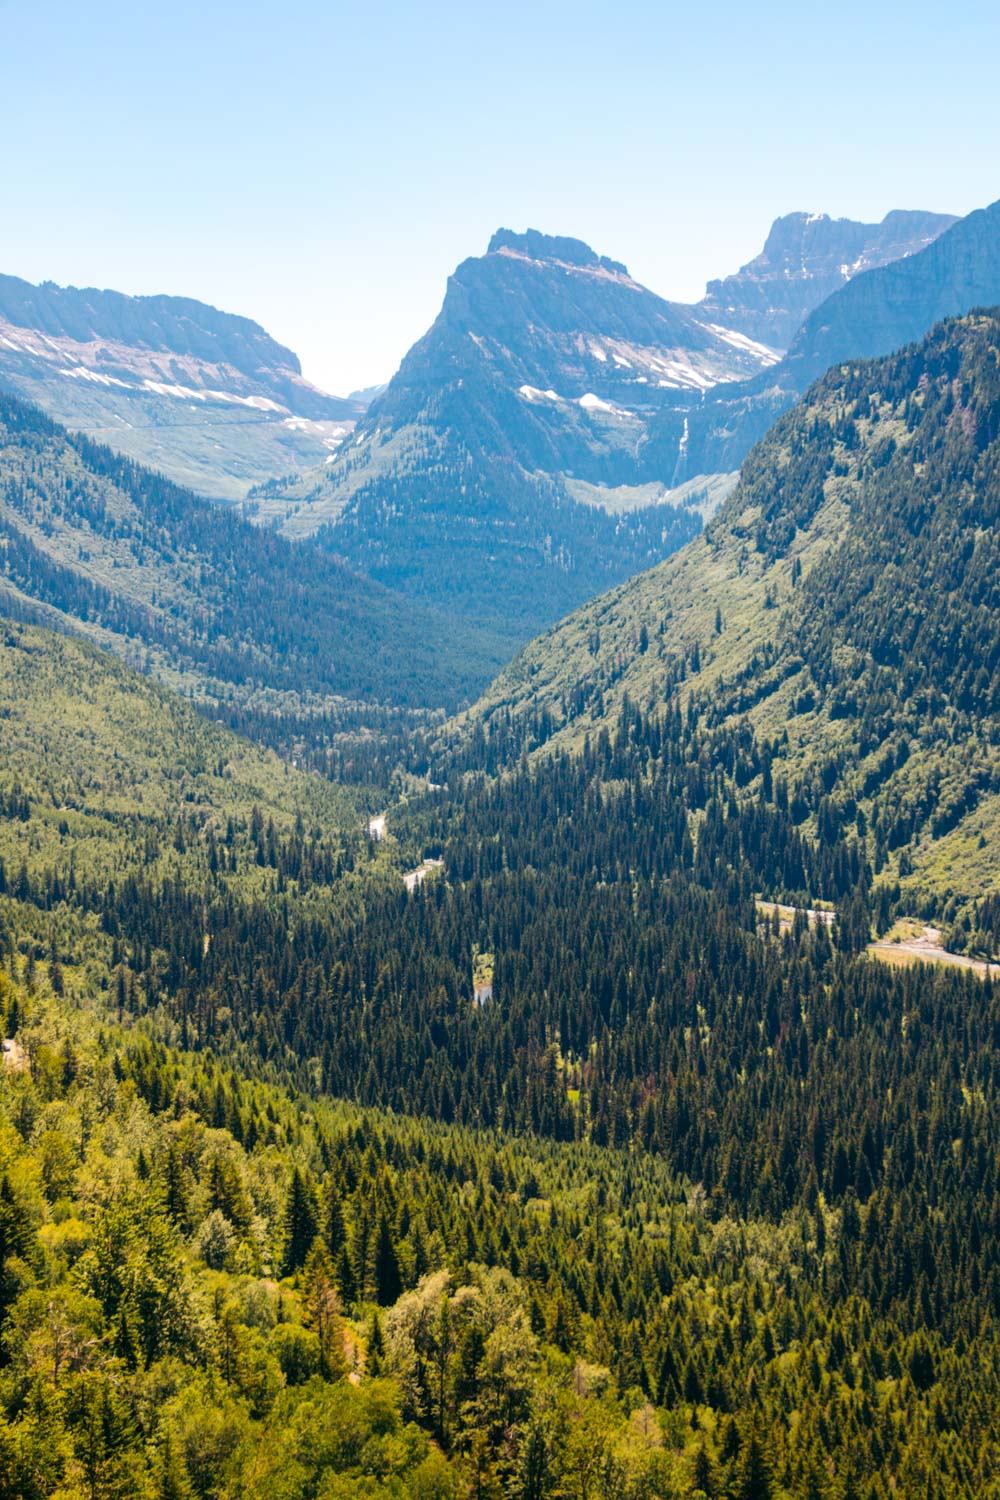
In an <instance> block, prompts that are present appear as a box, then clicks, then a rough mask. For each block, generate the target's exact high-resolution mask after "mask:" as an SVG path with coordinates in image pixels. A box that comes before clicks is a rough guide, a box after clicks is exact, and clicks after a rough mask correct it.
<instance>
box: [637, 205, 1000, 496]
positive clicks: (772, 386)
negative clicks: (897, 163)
mask: <svg viewBox="0 0 1000 1500" xmlns="http://www.w3.org/2000/svg"><path fill="white" fill-rule="evenodd" d="M901 217H907V216H904V215H898V214H890V215H889V216H888V218H887V219H886V220H884V221H883V226H881V227H883V228H884V227H885V225H889V224H890V221H891V220H895V219H899V218H901ZM910 217H916V218H918V219H919V218H923V219H934V218H935V217H939V216H935V215H917V216H910ZM890 229H891V225H890ZM884 243H885V245H889V244H890V243H895V244H896V245H897V246H898V244H899V243H900V241H899V239H898V238H897V237H895V236H894V232H892V233H889V234H888V235H887V237H886V239H885V242H884ZM996 304H1000V202H997V203H994V204H992V205H991V206H990V207H989V208H984V209H977V210H976V212H974V213H971V214H969V215H968V216H967V217H966V218H964V219H957V220H956V221H955V222H954V223H953V224H952V225H951V228H949V229H946V230H945V232H944V233H943V234H940V235H938V236H937V237H936V238H935V239H933V240H932V241H931V243H930V244H929V245H926V246H925V247H924V248H923V249H922V250H918V251H915V252H914V253H912V254H908V255H905V256H903V257H902V258H901V259H899V260H894V261H891V262H890V263H888V264H886V265H882V266H874V267H873V268H872V269H871V270H868V271H860V272H859V273H858V274H857V275H852V276H851V278H850V280H848V281H847V282H846V283H845V284H844V285H842V286H841V287H839V289H838V290H837V291H835V292H833V293H832V294H831V295H830V296H829V297H827V298H826V300H825V301H823V302H821V303H820V304H819V306H818V307H816V308H814V309H813V311H812V312H811V313H809V315H808V317H807V318H806V319H805V322H804V323H803V324H802V327H801V328H800V329H799V331H798V333H797V334H796V335H795V337H794V339H793V340H792V344H791V347H790V348H789V350H788V353H787V354H786V355H785V357H784V359H782V360H781V362H780V363H779V364H777V365H775V366H774V367H773V368H772V369H770V370H767V371H765V372H764V373H763V374H761V375H758V376H756V377H754V378H753V379H751V380H748V381H743V382H739V383H734V384H729V385H720V386H717V387H716V388H715V389H714V390H712V391H711V392H709V394H708V395H707V396H706V397H705V399H704V400H701V399H699V400H698V401H697V402H696V403H695V402H692V403H690V404H689V406H688V408H687V409H686V410H682V409H681V408H680V407H677V408H674V409H672V410H669V411H664V412H663V413H661V415H660V416H659V417H658V418H657V419H656V421H655V422H652V423H651V424H650V429H649V433H648V436H647V442H646V446H645V449H644V459H645V463H646V466H647V470H648V471H649V472H652V473H660V472H663V471H664V470H666V469H669V468H670V467H671V465H673V466H674V470H675V472H676V473H677V475H678V477H679V478H683V477H686V476H687V475H689V474H699V475H705V474H712V473H729V472H731V471H732V470H734V469H738V468H739V466H740V465H741V464H742V463H743V460H744V459H745V458H746V456H747V454H748V453H749V451H750V449H751V448H752V447H753V445H754V443H756V442H758V441H759V440H760V438H762V437H763V436H764V434H765V432H766V431H767V429H768V428H769V427H770V425H771V423H772V422H773V421H774V420H775V418H776V417H778V416H779V415H780V414H781V413H782V412H783V411H786V410H787V409H788V408H789V407H790V406H792V405H793V404H794V403H795V401H797V400H798V399H799V397H800V396H802V395H804V394H805V392H806V390H807V389H808V387H809V385H810V384H811V383H812V381H814V380H816V379H818V377H819V376H820V375H822V374H824V372H825V371H826V370H828V369H830V367H831V366H833V365H836V364H838V363H839V362H841V361H844V360H852V359H858V358H874V357H877V356H881V355H885V354H889V353H891V352H892V350H893V349H898V348H900V347H901V346H902V345H904V344H907V343H910V342H912V341H914V340H916V339H919V338H922V337H923V336H924V334H925V333H926V332H927V331H928V329H930V328H931V327H933V325H934V324H935V323H936V322H938V321H939V320H940V319H942V318H948V317H959V316H961V315H963V314H964V313H968V312H971V311H972V310H973V309H974V308H976V307H990V306H994V305H996Z"/></svg>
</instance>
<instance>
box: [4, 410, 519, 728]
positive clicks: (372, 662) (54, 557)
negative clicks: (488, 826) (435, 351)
mask: <svg viewBox="0 0 1000 1500" xmlns="http://www.w3.org/2000/svg"><path fill="white" fill-rule="evenodd" d="M0 541H2V558H0V564H2V565H0V599H2V603H3V608H4V611H5V613H7V614H8V615H11V614H12V615H14V616H15V617H16V618H21V619H24V620H27V621H31V622H35V623H41V624H45V625H49V626H52V627H55V628H57V629H63V630H68V631H71V632H73V633H77V634H82V635H85V636H87V637H88V638H89V639H91V640H93V641H95V642H97V643H98V644H99V645H101V646H104V647H105V648H106V649H110V650H113V651H116V652H117V653H118V654H119V655H121V656H123V657H124V658H125V659H126V660H128V661H129V662H131V663H132V665H134V666H138V667H140V668H142V669H143V670H145V671H147V672H149V673H151V674H152V675H154V676H156V677H158V678H159V679H160V680H161V681H164V682H167V683H169V684H170V685H171V686H173V687H179V688H182V689H184V690H186V691H187V692H189V693H191V694H194V695H196V696H198V697H199V698H203V699H207V700H209V701H210V702H211V703H213V704H216V705H223V706H226V705H229V706H234V705H235V706H239V707H240V708H242V709H243V711H244V713H245V712H246V711H247V708H248V706H249V705H251V704H252V703H254V702H255V701H256V700H257V699H258V698H259V697H263V698H264V699H267V698H268V697H269V696H270V697H271V698H272V699H273V698H275V696H276V695H285V700H286V702H285V706H286V707H287V706H289V705H290V704H294V703H295V702H296V700H297V699H298V698H300V697H305V698H307V699H308V698H313V699H315V698H319V699H321V700H323V699H329V698H330V697H331V696H332V695H338V696H340V697H344V698H349V699H355V700H362V701H365V702H369V703H387V702H388V703H395V704H397V705H406V706H414V705H416V706H420V707H426V706H435V705H440V706H443V707H452V708H453V707H455V706H457V704H459V703H461V702H462V701H463V699H465V700H467V699H468V697H469V696H470V695H471V694H472V693H473V692H475V691H478V689H479V688H480V687H481V686H482V684H483V683H484V682H485V681H486V680H488V678H489V676H490V674H491V672H492V671H494V670H495V669H496V668H497V667H498V666H499V665H500V663H501V661H502V660H503V656H502V655H501V654H500V651H499V648H498V646H497V644H496V642H495V641H494V640H492V639H489V638H487V637H485V636H481V635H480V634H478V633H477V631H476V628H475V627H474V626H472V625H467V626H464V627H463V629H462V633H461V639H459V638H458V634H457V632H456V631H455V629H454V627H453V626H451V625H449V624H448V623H447V622H446V621H445V619H444V618H443V617H442V616H440V615H438V614H436V613H435V612H434V611H433V610H430V609H426V608H424V607H423V606H421V605H419V604H417V603H415V602H414V601H412V600H407V599H404V598H402V597H401V596H399V595H394V594H392V593H391V592H390V591H389V590H388V589H385V588H383V587H381V586H380V585H379V584H376V583H373V582H370V581H369V580H367V579H363V578H360V577H359V576H357V575H356V574H354V573H352V572H351V571H350V570H349V569H348V568H346V567H344V566H343V565H342V564H341V563H339V562H337V561H335V560H334V559H332V558H330V557H328V556H325V555H323V554H322V553H321V552H319V551H317V550H316V549H314V548H308V547H302V546H296V545H294V544H293V543H290V542H287V541H285V540H283V539H282V538H281V537H278V536H275V535H274V534H272V533H270V532H267V531H265V530H262V529H261V528H259V527H256V526H253V525H251V524H250V523H249V521H246V520H244V519H242V518H240V517H239V516H237V515H235V514H234V513H232V512H231V511H229V510H226V509H223V508H220V507H218V506H213V505H212V504H210V503H209V502H208V501H206V500H204V499H201V498H199V497H198V496H196V495H193V494H192V493H191V492H190V491H188V490H184V489H181V488H179V487H178V486H177V485H175V484H173V483H171V482H170V481H169V480H167V479H164V478H163V477H162V476H161V475H159V474H155V473H153V472H152V471H151V470H148V469H144V468H141V467H140V466H139V465H138V464H136V463H134V462H132V461H131V460H130V459H127V458H122V457H121V456H119V455H118V454H116V453H113V452H112V451H111V450H110V449H109V448H104V447H101V446H99V445H98V444H95V443H92V442H90V441H89V440H88V439H87V438H85V437H81V436H73V435H71V434H70V433H68V432H66V431H65V429H63V428H60V427H58V426H57V425H56V424H55V423H54V422H52V421H50V419H49V418H48V417H46V416H44V415H43V414H42V413H41V412H40V411H39V410H38V409H37V408H36V407H33V406H29V405H27V404H26V403H24V402H22V401H20V400H18V399H17V398H15V397H13V396H5V395H3V394H2V393H0ZM278 701H280V696H279V698H278Z"/></svg>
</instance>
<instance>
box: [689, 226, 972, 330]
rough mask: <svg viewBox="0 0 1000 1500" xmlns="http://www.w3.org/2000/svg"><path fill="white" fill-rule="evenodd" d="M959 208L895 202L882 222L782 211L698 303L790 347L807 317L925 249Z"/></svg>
mask: <svg viewBox="0 0 1000 1500" xmlns="http://www.w3.org/2000/svg"><path fill="white" fill-rule="evenodd" d="M955 222H956V220H955V216H954V215H953V214H933V213H923V212H920V211H912V212H911V211H908V210H904V209H894V210H893V212H892V213H888V214H886V216H885V218H884V219H883V220H882V222H881V223H880V224H861V223H858V222H857V221H856V220H854V219H831V218H830V216H829V214H807V213H794V214H784V215H783V216H782V217H781V218H780V219H775V221H774V223H773V224H772V226H771V232H770V234H769V235H768V237H767V240H766V242H765V244H764V248H763V250H762V251H761V253H760V254H759V255H758V256H755V258H754V259H753V260H751V261H748V262H747V264H746V265H745V266H741V267H740V269H739V271H737V273H736V274H735V275H734V276H727V277H725V278H724V279H723V280H720V281H710V282H709V283H708V290H707V292H706V294H705V296H704V297H703V298H702V300H701V302H699V303H698V311H699V312H700V313H702V314H703V315H704V316H705V317H707V318H713V319H715V321H716V322H719V323H724V324H726V326H727V327H729V328H735V329H737V330H738V331H739V332H741V333H745V334H747V335H748V336H749V337H750V338H754V339H759V340H761V341H762V342H763V343H766V344H771V345H773V346H774V347H775V348H778V349H787V348H788V346H789V344H790V343H791V342H792V339H793V338H794V337H795V334H796V333H797V332H798V329H799V327H800V326H801V324H802V322H803V319H805V318H806V317H807V316H808V315H809V313H810V312H812V310H813V308H814V307H817V306H818V305H819V304H820V303H821V302H823V301H824V300H825V299H826V298H827V297H829V296H830V295H831V294H832V293H833V292H836V291H838V290H839V289H840V288H841V287H842V286H844V285H846V283H847V282H848V281H850V280H851V279H852V278H853V277H855V276H858V275H860V274H861V272H863V271H869V270H871V269H872V268H873V267H875V266H883V265H887V264H888V263H889V262H890V261H895V260H901V259H903V258H904V257H905V256H907V255H914V254H916V253H917V251H920V250H923V249H925V247H926V246H927V245H929V244H930V243H931V242H932V240H935V239H936V238H937V237H938V235H940V234H943V233H944V231H945V230H946V229H949V228H950V227H951V225H952V224H954V223H955Z"/></svg>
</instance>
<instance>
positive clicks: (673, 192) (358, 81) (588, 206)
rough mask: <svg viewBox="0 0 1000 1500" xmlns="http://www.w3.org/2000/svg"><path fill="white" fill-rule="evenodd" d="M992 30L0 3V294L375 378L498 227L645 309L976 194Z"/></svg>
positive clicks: (589, 8)
mask: <svg viewBox="0 0 1000 1500" xmlns="http://www.w3.org/2000/svg"><path fill="white" fill-rule="evenodd" d="M998 57H1000V15H998V8H997V7H996V6H995V5H992V4H991V5H987V4H985V3H981V0H975V3H971V4H963V3H961V0H959V3H956V4H951V5H946V6H943V5H941V4H940V3H936V4H934V5H931V4H928V3H926V0H913V3H909V4H903V3H899V0H884V3H872V0H867V3H864V4H860V3H857V0H838V3H836V4H831V5H825V6H821V7H816V6H814V5H812V4H810V3H809V0H800V3H795V4H790V3H784V0H778V3H770V4H769V3H767V0H763V3H762V0H756V3H755V4H747V3H730V0H722V3H716V4H704V3H702V4H700V5H697V4H691V3H685V4H683V5H676V4H673V3H659V4H657V3H645V0H633V3H632V4H630V5H624V4H618V5H614V4H608V3H604V4H600V5H598V4H592V3H590V0H577V3H575V4H564V3H562V0H534V3H530V4H528V3H522V0H506V3H492V4H480V3H476V0H467V3H464V4H454V3H450V0H426V3H424V4H419V3H409V4H401V3H393V0H369V3H367V4H364V5H362V4H360V3H355V0H351V3H343V0H333V3H322V0H283V3H273V0H271V3H268V4H266V5H264V4H258V3H256V0H246V3H242V4H236V3H233V0H200V3H192V0H171V3H168V4H164V5H155V6H154V5H153V4H147V3H145V0H91V3H89V4H81V3H80V0H0V58H2V73H0V80H2V81H0V131H2V139H3V141H4V146H5V149H4V166H3V173H2V176H0V233H2V251H0V269H2V270H4V271H8V272H11V273H14V274H16V275H20V276H25V277H27V278H28V279H30V280H33V281H37V280H41V279H44V278H51V279H52V280H55V281H60V282H71V283H75V284H77V285H92V284H96V285H99V286H113V287H117V288H119V289H121V290H123V291H128V292H158V291H164V292H176V293H183V294H185V295H189V296H196V297H200V298H202V299H204V300H205V301H209V302H213V303H215V304H216V305H217V306H220V307H223V308H226V309H227V310H229V311H233V312H241V313H245V314H247V315H248V316H251V317H255V318H257V319H258V320H259V321H260V322H262V323H263V324H264V325H265V327H267V328H268V329H269V330H270V331H271V332H272V333H273V334H274V335H275V336H276V337H278V338H280V339H282V340H283V341H285V342H286V343H288V344H290V345H291V346H292V347H293V348H294V349H296V350H297V352H298V353H299V354H300V355H301V357H302V361H303V365H304V367H305V371H306V373H307V374H308V375H310V376H311V377H312V378H313V379H315V380H317V381H318V382H319V383H321V384H323V385H325V386H326V387H327V388H328V389H333V390H338V391H339V390H346V389H348V388H349V387H352V386H358V385H362V384H368V383H369V382H374V381H377V380H380V379H384V378H386V377H387V376H389V375H390V374H391V373H392V371H393V369H394V368H395V366H396V364H397V363H398V361H399V359H400V357H401V355H402V354H403V353H404V352H405V350H406V348H407V347H408V345H409V344H410V343H411V342H412V341H413V340H414V338H416V337H418V336H419V334H420V333H421V332H423V330H424V329H425V328H426V327H427V326H428V324H429V323H430V322H431V320H432V319H433V317H434V316H435V314H436V312H437V310H438V307H439V306H440V302H441V297H442V295H443V292H444V285H445V280H446V277H447V274H448V272H449V271H450V270H451V269H452V267H453V266H454V265H455V264H456V263H457V262H458V261H459V260H461V259H463V258H464V257H465V256H466V255H470V254H477V253H480V252H481V251H482V250H483V249H485V245H486V241H487V239H488V237H489V235H490V233H491V231H492V230H493V229H494V228H496V227H497V226H498V225H501V224H502V225H508V226H510V227H512V228H518V229H523V228H525V227H527V226H528V225H531V226H534V227H536V228H539V229H544V230H547V231H549V232H551V233H561V234H573V235H577V236H580V237H581V238H584V239H587V240H588V241H589V242H590V243H591V244H593V245H594V247H595V248H597V249H599V250H600V251H602V252H603V253H605V254H610V255H612V256H614V257H616V258H618V259H621V260H625V261H626V262H627V263H628V265H629V267H630V269H631V270H632V272H633V274H634V275H635V276H637V277H638V278H639V279H640V280H642V281H644V282H646V283H647V284H648V285H650V286H652V287H653V288H654V289H655V290H656V291H658V292H660V293H662V294H663V295H665V296H671V297H677V298H684V299H689V298H695V297H697V296H699V295H700V294H701V292H702V291H703V289H704V282H705V280H706V278H707V277H709V276H716V275H721V274H724V273H726V272H727V271H730V270H734V269H735V268H736V267H737V266H738V265H739V264H740V263H741V262H743V261H745V260H747V259H749V258H750V257H751V256H752V255H754V254H755V253H756V252H757V250H758V249H759V248H760V245H761V243H762V242H763V239H764V236H765V234H766V231H767V228H768V226H769V224H770V222H771V220H772V219H773V218H774V217H775V216H776V215H777V214H779V213H783V212H787V211H789V210H792V209H800V208H801V209H808V210H810V211H826V212H829V213H832V214H835V215H849V216H851V217H858V218H881V217H882V215H883V214H884V213H885V212H886V211H887V210H888V209H890V208H917V207H921V208H933V209H942V210H950V211H952V212H955V213H964V212H967V211H968V210H970V209H972V208H975V207H977V206H980V205H982V204H984V203H987V202H991V201H993V200H994V199H996V198H1000V111H998V109H997V81H996V68H997V58H998Z"/></svg>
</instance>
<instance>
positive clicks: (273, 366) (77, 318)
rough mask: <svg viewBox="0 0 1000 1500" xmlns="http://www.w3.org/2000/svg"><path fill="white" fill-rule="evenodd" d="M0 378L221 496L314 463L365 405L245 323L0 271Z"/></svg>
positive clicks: (56, 413)
mask: <svg viewBox="0 0 1000 1500" xmlns="http://www.w3.org/2000/svg"><path fill="white" fill-rule="evenodd" d="M0 385H2V386H3V387H5V388H6V389H8V390H11V391H14V392H15V393H16V394H18V395H20V396H23V397H25V398H26V399H28V400H31V401H34V402H36V403H37V404H38V405H39V406H41V407H42V408H43V409H44V410H45V411H47V412H48V413H49V415H50V416H52V417H54V418H56V419H57V420H58V421H61V422H64V423H66V424H67V425H68V426H70V427H73V428H77V429H79V430H81V431H85V432H87V433H89V434H91V435H93V436H95V437H97V438H99V439H102V440H105V441H108V442H112V443H113V444H114V445H115V447H117V448H119V449H120V450H121V451H123V452H125V453H128V454H129V456H130V457H132V458H137V459H140V460H142V461H144V462H147V463H151V464H153V465H155V467H156V468H158V469H160V470H161V471H162V472H163V473H165V474H168V475H169V476H170V477H171V478H173V479H176V480H178V481H179V482H181V483H183V484H186V485H189V486H191V487H192V488H194V489H196V490H198V491H200V492H201V493H203V494H208V495H211V496H213V497H214V498H218V499H229V500H233V499H238V498H240V497H241V496H242V495H243V494H245V492H246V490H247V488H248V487H249V485H251V484H253V483H254V482H255V481H259V480H262V479H267V478H270V477H272V476H273V475H274V474H286V473H290V472H295V471H300V470H302V469H305V468H310V467H313V466H314V465H316V464H318V463H322V462H323V461H324V460H325V459H326V458H327V457H328V456H329V454H330V453H331V452H332V451H333V450H334V449H335V448H336V447H337V446H338V445H339V444H340V442H342V441H343V439H344V437H345V436H346V435H347V433H348V432H349V431H350V429H351V428H352V427H353V424H354V421H355V420H356V418H357V417H358V416H359V415H360V413H361V411H362V410H363V407H362V406H361V405H360V403H357V402H353V401H350V400H346V401H345V400H342V399H339V398H337V397H334V396H328V395H327V394H326V393H325V392H324V391H321V390H318V389H317V387H316V386H314V385H312V384H310V382H309V381H308V380H305V379H304V378H303V375H302V370H301V366H300V364H299V361H298V358H297V357H296V355H294V354H293V353H292V351H291V350H290V349H286V348H285V347H284V346H283V345H282V344H279V343H278V342H277V341H276V340H275V339H273V338H271V336H270V335H269V334H268V333H266V332H265V330H264V329H263V328H261V327H260V325H259V324H258V323H254V322H252V321H251V320H250V319H249V318H241V317H237V316H235V315H233V314H231V313H224V312H220V311H219V310H218V309H217V308H214V307H209V306H207V305H206V304H205V303H203V302H195V301H193V300H191V299H190V298H186V297H127V296H124V295H123V294H122V293H121V292H113V291H97V290H95V289H93V288H87V289H79V288H77V287H60V286H56V285H55V284H54V283H52V282H46V283H44V284H43V285H42V286H32V285H31V283H30V282H27V281H21V280H20V279H19V278H18V277H16V276H0Z"/></svg>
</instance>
